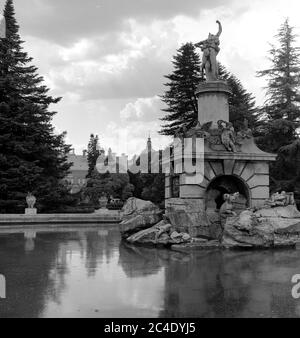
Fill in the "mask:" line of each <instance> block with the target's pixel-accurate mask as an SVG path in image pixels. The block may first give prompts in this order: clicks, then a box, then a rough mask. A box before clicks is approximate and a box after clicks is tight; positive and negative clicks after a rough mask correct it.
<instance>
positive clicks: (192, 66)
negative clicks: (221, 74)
mask: <svg viewBox="0 0 300 338" xmlns="http://www.w3.org/2000/svg"><path fill="white" fill-rule="evenodd" d="M173 65H174V71H173V73H172V74H169V75H166V76H165V77H166V78H167V79H168V80H169V82H167V83H166V84H165V86H166V87H167V88H168V89H167V91H166V92H165V93H164V95H163V96H161V99H162V101H163V102H164V103H165V104H166V105H167V108H165V109H163V111H164V112H166V113H167V114H166V116H164V117H163V118H162V119H161V120H162V121H163V122H165V124H164V125H163V126H162V129H161V131H160V134H162V135H174V134H175V131H176V130H177V129H178V128H180V127H183V126H185V127H187V128H190V127H192V126H193V125H194V124H195V121H197V119H198V106H197V97H196V95H195V92H196V89H197V86H198V84H199V83H200V81H201V74H200V58H199V55H198V54H197V53H196V48H195V46H194V45H193V44H192V43H190V42H189V43H186V44H184V45H183V46H181V47H180V48H179V49H178V51H177V54H176V55H175V56H174V57H173Z"/></svg>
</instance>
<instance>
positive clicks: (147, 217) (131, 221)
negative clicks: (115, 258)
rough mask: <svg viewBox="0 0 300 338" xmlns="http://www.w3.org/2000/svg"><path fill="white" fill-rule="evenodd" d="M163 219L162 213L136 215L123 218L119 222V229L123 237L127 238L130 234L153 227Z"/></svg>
mask: <svg viewBox="0 0 300 338" xmlns="http://www.w3.org/2000/svg"><path fill="white" fill-rule="evenodd" d="M161 219H162V215H161V213H153V214H151V213H148V214H146V213H145V214H140V215H136V216H134V217H132V218H128V219H125V220H123V221H122V222H121V223H120V224H119V229H120V232H121V236H122V238H127V237H129V236H130V235H132V234H134V233H136V232H139V231H141V230H143V229H147V228H150V227H152V226H153V225H154V224H156V223H158V222H159V221H160V220H161Z"/></svg>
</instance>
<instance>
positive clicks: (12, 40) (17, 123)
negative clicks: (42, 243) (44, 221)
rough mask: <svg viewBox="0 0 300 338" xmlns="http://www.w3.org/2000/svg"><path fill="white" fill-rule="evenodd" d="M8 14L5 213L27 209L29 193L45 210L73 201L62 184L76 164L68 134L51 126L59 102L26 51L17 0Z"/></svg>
mask: <svg viewBox="0 0 300 338" xmlns="http://www.w3.org/2000/svg"><path fill="white" fill-rule="evenodd" d="M4 17H5V19H6V38H4V39H1V40H0V102H1V104H0V212H23V211H24V209H23V208H24V207H25V196H26V194H27V192H29V191H30V192H32V193H33V194H34V195H36V197H37V201H38V203H37V206H38V207H39V209H40V210H41V211H43V210H47V211H49V210H54V209H55V208H57V207H58V206H61V205H62V204H64V203H67V202H68V201H69V194H68V191H67V189H66V187H65V186H64V184H63V183H62V179H63V178H64V177H65V176H66V175H67V173H68V170H69V168H70V165H71V164H69V163H68V162H67V155H68V153H69V151H70V146H69V145H66V144H65V141H64V138H65V133H62V134H59V135H58V134H57V133H55V131H54V127H53V126H52V124H51V121H52V118H53V115H54V114H55V112H52V111H49V110H48V108H49V105H50V104H55V103H57V102H59V100H60V98H53V97H52V96H50V95H49V94H48V91H49V89H48V88H47V87H46V86H45V85H44V84H43V78H42V77H40V76H39V75H38V74H37V68H36V67H35V66H33V65H31V62H32V58H30V57H28V55H27V53H26V52H24V50H23V47H22V44H23V41H22V40H21V39H20V36H19V26H18V24H17V21H16V19H15V12H14V6H13V1H12V0H7V1H6V5H5V9H4Z"/></svg>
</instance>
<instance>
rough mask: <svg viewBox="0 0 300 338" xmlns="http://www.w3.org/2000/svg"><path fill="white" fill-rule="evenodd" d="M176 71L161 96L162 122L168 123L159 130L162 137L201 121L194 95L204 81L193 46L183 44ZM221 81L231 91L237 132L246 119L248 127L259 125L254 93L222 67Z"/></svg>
mask: <svg viewBox="0 0 300 338" xmlns="http://www.w3.org/2000/svg"><path fill="white" fill-rule="evenodd" d="M173 64H174V71H173V73H172V74H170V75H167V76H166V78H167V79H169V80H170V82H168V83H166V84H165V85H166V86H167V87H168V90H167V91H166V92H165V94H164V95H163V96H162V101H163V102H164V103H166V105H167V106H168V107H167V108H165V109H163V111H164V112H166V113H167V115H166V116H165V117H163V118H162V121H165V122H167V123H166V124H165V125H164V126H162V130H161V131H160V133H161V134H163V135H174V134H175V131H176V130H177V129H178V128H180V127H184V126H185V127H186V128H190V127H192V126H194V125H196V124H197V121H198V102H197V97H196V95H195V92H196V89H197V86H198V85H199V83H200V82H201V81H203V78H201V74H200V59H199V56H198V54H197V53H196V50H195V47H194V45H193V44H192V43H187V44H185V45H183V46H182V47H181V48H180V49H179V50H178V51H177V54H176V55H175V56H174V60H173ZM219 74H220V79H222V80H225V81H226V82H227V83H228V85H229V88H230V90H231V94H230V95H229V117H230V118H229V119H230V121H231V122H232V123H233V125H234V127H235V128H236V130H239V129H241V128H242V127H243V125H244V120H245V118H246V119H247V120H248V121H249V127H250V128H252V127H254V126H255V125H256V120H257V111H256V108H255V101H254V98H253V96H252V94H250V93H248V92H247V91H246V89H245V88H244V87H243V85H242V83H241V81H240V80H239V79H238V78H237V77H236V76H234V75H233V74H231V73H230V72H229V71H227V70H226V68H225V67H224V66H222V65H220V64H219Z"/></svg>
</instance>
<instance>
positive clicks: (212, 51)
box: [195, 20, 222, 81]
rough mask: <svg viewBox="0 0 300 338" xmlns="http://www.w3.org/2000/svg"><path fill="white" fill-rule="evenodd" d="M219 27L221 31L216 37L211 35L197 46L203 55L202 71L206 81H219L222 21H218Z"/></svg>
mask: <svg viewBox="0 0 300 338" xmlns="http://www.w3.org/2000/svg"><path fill="white" fill-rule="evenodd" d="M216 22H217V24H218V25H219V31H218V33H217V34H216V35H214V34H211V33H209V35H208V38H207V39H206V40H203V41H200V42H198V43H196V44H195V46H196V47H200V48H201V50H202V52H203V55H202V65H201V71H202V76H203V75H204V70H205V75H206V81H217V80H218V75H219V74H218V62H217V55H218V54H219V51H220V47H219V46H220V39H219V38H220V35H221V33H222V25H221V23H220V21H218V20H217V21H216Z"/></svg>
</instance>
